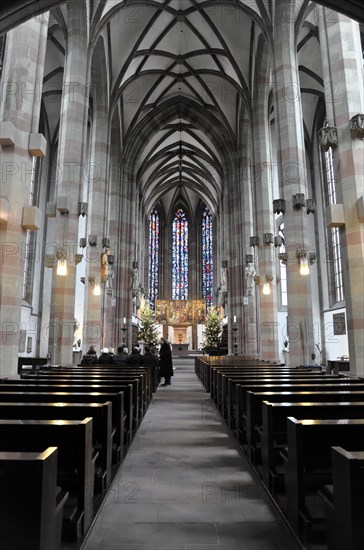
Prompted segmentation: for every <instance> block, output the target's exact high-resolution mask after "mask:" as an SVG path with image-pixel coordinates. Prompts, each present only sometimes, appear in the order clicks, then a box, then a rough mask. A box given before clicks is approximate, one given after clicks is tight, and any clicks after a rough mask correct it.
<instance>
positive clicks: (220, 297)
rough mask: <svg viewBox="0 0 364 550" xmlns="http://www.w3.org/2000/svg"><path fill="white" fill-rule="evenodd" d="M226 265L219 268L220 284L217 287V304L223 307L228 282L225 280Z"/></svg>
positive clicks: (225, 302)
mask: <svg viewBox="0 0 364 550" xmlns="http://www.w3.org/2000/svg"><path fill="white" fill-rule="evenodd" d="M227 276H228V274H227V267H226V266H225V265H224V266H223V267H222V268H221V274H220V286H219V287H218V289H217V304H218V306H219V307H223V308H224V307H225V306H226V304H227V297H228V282H227Z"/></svg>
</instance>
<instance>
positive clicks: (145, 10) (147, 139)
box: [1, 0, 344, 215]
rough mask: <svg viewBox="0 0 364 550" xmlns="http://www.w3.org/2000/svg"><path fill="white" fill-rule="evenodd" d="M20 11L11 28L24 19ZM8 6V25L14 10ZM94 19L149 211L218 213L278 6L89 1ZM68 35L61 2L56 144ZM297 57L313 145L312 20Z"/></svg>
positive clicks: (53, 22)
mask: <svg viewBox="0 0 364 550" xmlns="http://www.w3.org/2000/svg"><path fill="white" fill-rule="evenodd" d="M25 1H26V0H25ZM27 3H28V4H29V3H31V2H30V1H28V2H27ZM55 3H56V2H55V1H53V0H42V2H41V3H38V4H37V5H38V7H39V4H42V6H43V7H44V6H45V5H46V4H47V6H48V7H49V6H50V5H51V4H52V5H53V4H55ZM58 3H59V4H61V2H58ZM328 3H329V2H328ZM309 4H310V2H309V1H308V0H304V1H303V2H301V3H299V4H297V5H298V6H299V5H302V8H303V9H307V8H308V6H309ZM343 4H344V3H343ZM16 5H20V3H19V2H17V1H13V2H12V6H13V8H14V10H13V15H12V17H13V19H11V18H10V19H8V21H9V22H10V23H11V22H12V21H14V20H15V19H14V18H16V17H18V18H19V17H20V16H21V12H19V11H18V12H17V11H16V10H15V6H16ZM1 9H2V12H1V17H2V18H4V19H2V21H6V13H7V12H9V13H10V11H11V10H10V7H9V5H8V3H6V2H5V5H4V8H3V6H2V8H1ZM9 10H10V11H9ZM23 13H24V12H23ZM9 17H10V16H9ZM88 18H89V39H90V44H91V45H92V47H95V46H96V45H97V46H99V45H100V42H101V43H102V48H103V50H104V52H105V53H104V59H105V64H106V66H107V70H106V73H107V83H106V84H105V85H106V86H107V92H108V94H107V95H108V98H109V105H108V107H109V114H110V122H111V119H112V117H114V116H115V113H117V114H118V116H119V121H120V145H121V150H122V151H123V153H122V154H123V155H126V156H127V157H128V156H130V157H133V159H134V158H135V164H134V173H133V177H134V178H135V183H136V185H137V188H138V190H139V196H140V198H141V201H142V204H143V207H144V210H145V211H146V212H148V211H149V210H150V209H151V208H152V207H153V206H154V205H155V204H157V203H158V202H159V203H160V204H162V205H163V207H164V210H165V212H166V213H167V215H168V214H170V213H171V212H170V210H171V208H172V207H174V206H175V205H177V204H181V205H185V206H186V208H187V209H188V210H189V212H190V213H192V212H194V211H195V210H196V207H197V205H198V204H199V202H201V201H202V202H204V203H206V204H207V205H208V206H209V207H210V209H211V210H212V211H213V212H215V213H216V212H217V211H218V209H219V205H220V203H221V197H222V195H223V193H222V191H223V186H224V177H223V175H224V171H225V174H226V164H227V162H228V157H229V152H233V151H234V150H238V148H239V146H240V132H241V129H240V121H241V116H242V113H244V110H246V111H248V112H249V110H250V109H251V108H252V101H251V95H252V90H253V89H254V69H255V58H256V52H257V43H258V39H259V37H260V40H262V39H263V40H265V41H266V42H267V43H269V42H270V41H271V40H272V35H271V33H272V30H271V29H272V19H273V1H272V0H249V1H246V0H236V1H229V0H226V1H221V2H218V1H216V0H132V1H128V0H123V1H120V2H119V1H116V0H90V2H89V13H88ZM66 34H67V33H66V11H65V6H64V5H63V6H61V7H60V8H57V9H55V10H54V11H53V12H52V14H51V18H50V25H49V45H48V50H47V60H46V70H45V94H44V95H43V100H44V113H45V116H44V124H45V126H46V130H47V134H48V135H47V139H48V140H49V142H53V143H54V144H55V143H56V141H57V136H58V124H59V112H60V101H59V99H60V97H61V90H62V80H63V66H64V56H65V51H66V49H67V40H66ZM314 51H315V52H316V51H317V55H316V54H314V55H313V53H312V52H314ZM298 52H299V53H298V55H299V65H300V72H301V84H302V88H303V90H302V91H303V93H304V95H305V101H304V104H303V112H304V117H305V121H304V122H305V131H306V134H307V138H309V136H310V134H311V133H312V132H313V131H314V130H313V118H314V116H315V109H314V106H313V103H314V102H315V101H316V102H317V94H318V93H320V90H321V88H322V75H321V74H320V63H319V59H320V55H319V45H318V41H317V32H316V31H315V21H312V23H310V21H309V20H308V21H307V22H306V23H305V24H304V25H303V26H302V28H301V31H300V34H299V41H298ZM98 63H99V59H98V58H97V57H96V56H95V58H94V61H93V64H94V65H97V64H98ZM96 69H97V67H96ZM96 72H97V71H96ZM100 74H101V73H100ZM103 74H105V73H103ZM321 93H322V90H321ZM57 97H58V101H55V99H56V98H57ZM47 99H48V101H47ZM310 101H311V104H310Z"/></svg>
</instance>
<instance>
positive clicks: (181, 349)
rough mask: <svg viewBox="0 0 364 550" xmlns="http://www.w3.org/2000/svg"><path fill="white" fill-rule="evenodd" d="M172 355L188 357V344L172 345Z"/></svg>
mask: <svg viewBox="0 0 364 550" xmlns="http://www.w3.org/2000/svg"><path fill="white" fill-rule="evenodd" d="M172 355H188V344H172Z"/></svg>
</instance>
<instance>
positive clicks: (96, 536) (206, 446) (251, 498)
mask: <svg viewBox="0 0 364 550" xmlns="http://www.w3.org/2000/svg"><path fill="white" fill-rule="evenodd" d="M174 366H175V372H174V374H175V376H174V377H173V379H172V386H171V387H168V388H161V387H159V389H158V390H157V392H156V393H155V395H154V397H153V400H152V402H151V404H150V406H149V408H148V411H147V413H146V415H145V417H144V419H143V421H142V424H141V426H140V428H139V430H138V432H137V434H136V436H135V438H134V440H133V442H132V445H131V447H130V448H129V451H128V454H127V456H126V458H125V460H124V462H123V464H122V466H121V467H120V469H119V471H118V473H117V474H116V476H115V478H114V480H113V483H112V485H111V488H110V490H109V493H108V495H107V497H106V498H105V500H104V503H103V506H102V507H101V508H100V511H99V514H98V516H97V517H96V520H95V522H94V524H93V526H92V528H91V530H90V532H89V536H88V537H87V539H86V540H85V542H84V544H83V546H82V550H96V549H97V550H100V548H102V550H141V549H148V550H155V549H162V550H164V549H165V550H167V549H168V550H235V549H238V548H239V549H241V548H243V549H244V550H253V549H254V550H295V549H296V548H301V546H300V545H299V544H298V543H297V542H296V540H295V539H294V538H293V536H292V535H291V533H290V531H289V530H288V528H287V527H286V525H285V523H284V522H283V521H282V520H281V518H280V517H279V516H277V515H276V513H275V510H274V508H273V507H272V505H271V504H270V503H269V502H268V501H267V500H266V498H265V492H264V490H263V488H262V486H261V483H260V482H259V481H256V480H255V479H254V477H253V475H252V473H251V472H250V470H249V467H248V465H247V462H246V460H245V459H244V458H243V456H242V455H241V454H240V453H239V451H238V450H237V446H236V444H235V442H234V441H233V439H232V438H231V437H230V435H229V434H228V432H227V430H226V428H225V426H224V424H223V423H222V421H221V418H220V415H219V414H218V413H217V411H216V409H215V407H214V405H213V404H212V401H211V399H210V395H209V394H208V393H206V391H205V389H204V388H203V386H202V384H201V383H200V382H199V380H198V379H197V377H196V375H195V372H194V365H193V361H192V360H190V359H179V360H177V359H174Z"/></svg>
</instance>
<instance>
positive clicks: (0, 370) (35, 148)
mask: <svg viewBox="0 0 364 550" xmlns="http://www.w3.org/2000/svg"><path fill="white" fill-rule="evenodd" d="M47 29H48V15H44V16H42V18H37V19H32V20H30V21H28V22H27V23H24V24H23V25H20V26H19V27H17V29H16V30H13V31H10V32H9V33H8V34H7V37H6V52H5V59H4V70H3V75H2V97H1V105H0V144H1V146H2V147H1V169H2V170H1V174H2V176H1V211H2V212H1V213H2V215H4V213H5V211H6V210H7V211H8V221H6V220H5V219H4V221H3V222H2V223H1V224H0V238H1V262H0V306H1V314H0V316H1V328H0V330H1V342H0V374H1V375H2V376H4V375H8V374H14V373H16V372H17V363H18V349H19V330H20V320H21V306H22V293H23V277H24V245H25V241H26V230H25V228H24V225H23V221H24V220H23V209H24V207H28V206H29V197H30V189H31V179H32V162H33V156H43V155H44V154H45V150H46V142H45V139H44V137H43V136H41V135H40V134H38V133H37V132H38V126H39V115H40V108H41V94H42V83H43V73H44V60H45V50H46V41H47ZM39 214H40V213H39V212H38V215H37V217H38V218H39ZM37 223H38V224H40V223H41V221H40V220H38V222H37Z"/></svg>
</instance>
